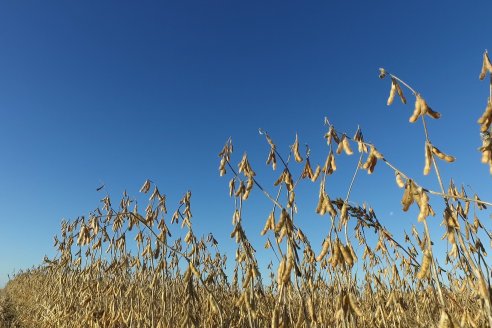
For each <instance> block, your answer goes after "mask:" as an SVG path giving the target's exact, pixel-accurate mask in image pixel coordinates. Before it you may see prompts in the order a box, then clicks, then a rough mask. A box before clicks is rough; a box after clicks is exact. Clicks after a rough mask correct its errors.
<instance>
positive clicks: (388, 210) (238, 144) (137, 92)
mask: <svg viewBox="0 0 492 328" xmlns="http://www.w3.org/2000/svg"><path fill="white" fill-rule="evenodd" d="M491 9H492V3H491V2H489V1H482V2H473V4H471V3H466V2H464V1H461V2H453V1H449V2H445V3H444V2H429V1H412V2H397V1H338V2H330V1H309V2H300V1H299V2H293V1H246V2H238V1H207V2H205V1H175V2H165V1H159V2H158V1H138V2H137V1H131V2H130V1H84V2H74V1H71V2H55V1H53V2H45V1H43V2H41V1H23V2H20V1H3V2H1V3H0V45H1V50H0V150H1V153H2V155H1V160H0V207H1V209H2V211H1V214H0V232H1V233H0V285H1V284H3V283H5V281H6V279H7V274H8V273H11V272H12V271H13V270H14V269H19V268H27V267H29V266H31V265H35V264H38V263H40V262H41V260H42V257H43V256H44V255H45V254H48V255H52V254H53V249H52V238H51V237H52V236H53V235H54V234H56V233H58V231H59V225H60V221H61V219H62V218H67V219H70V218H75V217H77V216H79V215H84V214H87V213H88V211H90V210H92V209H93V208H95V207H97V206H98V202H99V199H101V198H102V197H103V196H104V193H101V192H96V188H97V187H98V186H99V185H100V184H101V183H105V185H106V187H105V189H104V190H103V191H104V192H109V193H110V195H111V196H113V197H114V198H115V199H116V198H117V197H119V196H120V195H121V194H122V193H123V191H124V190H125V189H126V190H128V192H129V193H130V194H131V195H135V196H136V195H137V192H138V189H139V188H140V186H141V184H142V183H143V181H144V180H145V179H146V178H150V179H152V180H153V181H155V182H156V183H157V184H158V186H159V188H160V190H161V191H163V192H164V193H166V195H167V196H168V199H169V203H168V206H169V208H174V207H175V206H176V204H177V203H178V201H179V198H180V197H181V196H182V195H183V194H184V193H185V192H186V190H188V189H191V190H192V192H193V197H192V206H193V209H194V215H195V224H196V229H197V231H198V232H200V233H207V232H209V231H210V232H213V233H214V234H215V235H216V238H217V240H218V241H219V243H220V247H221V249H222V250H223V251H229V252H231V251H233V250H234V248H233V247H234V244H233V241H232V240H230V239H229V237H228V236H229V232H230V230H231V225H230V223H231V220H230V218H231V215H232V211H233V201H232V200H231V199H229V198H228V195H227V182H228V179H227V178H220V177H219V176H218V170H217V168H218V157H217V153H218V151H219V150H220V149H221V147H222V145H223V143H224V142H225V140H226V139H227V138H228V137H229V136H231V137H232V138H233V141H234V144H235V151H236V153H235V160H236V161H239V160H240V157H241V155H242V152H243V151H247V152H248V154H249V157H250V160H251V162H252V165H253V168H255V169H256V170H257V171H258V173H259V174H258V178H259V180H260V181H265V182H264V183H263V184H266V185H268V188H269V190H271V191H273V190H274V189H273V186H272V185H271V182H273V181H274V180H275V179H276V174H277V173H275V174H274V175H272V173H271V172H270V171H269V169H268V168H266V166H265V165H264V161H265V160H266V157H267V153H268V146H267V144H266V142H265V141H264V140H263V139H262V138H261V137H260V136H258V132H257V131H258V128H260V127H261V128H264V129H266V130H267V131H268V132H269V133H270V134H271V136H272V138H273V139H274V140H275V141H276V142H277V144H278V147H279V150H280V151H283V152H284V153H286V152H287V151H288V146H289V145H290V144H292V142H293V141H294V136H295V133H296V132H297V133H298V134H299V137H300V141H301V143H308V144H309V145H310V146H311V148H312V160H313V161H314V162H318V163H321V162H323V161H324V157H325V156H326V152H327V147H326V146H325V144H324V141H323V139H322V137H323V134H324V132H325V127H324V126H323V117H325V116H328V117H329V118H330V120H331V121H332V122H333V123H334V124H335V125H336V127H337V129H339V130H341V131H347V132H348V133H349V134H353V132H354V131H355V129H356V128H357V125H358V124H360V125H361V126H362V129H363V132H364V135H365V137H366V140H369V141H371V142H374V143H375V144H376V145H377V147H378V149H380V151H381V152H383V153H384V154H385V155H386V157H387V158H388V159H389V160H390V161H391V162H392V163H394V164H395V165H396V166H398V167H399V168H401V169H402V170H403V171H404V172H407V173H408V174H409V175H411V176H414V177H415V178H416V179H417V180H418V181H419V182H421V183H423V184H424V185H425V186H428V187H429V188H432V189H435V190H437V189H438V186H437V183H436V179H435V176H429V177H423V176H422V168H423V162H424V159H423V132H422V126H421V125H419V124H414V125H411V124H409V123H408V117H409V116H410V114H411V111H412V109H413V108H412V106H411V105H407V106H403V105H401V104H399V103H398V102H397V101H395V105H394V106H392V107H391V108H387V106H386V98H387V96H388V91H389V86H390V85H389V81H388V80H384V81H380V80H379V79H378V77H377V75H378V68H379V67H385V68H386V69H388V70H389V71H391V72H394V73H395V74H397V75H399V76H400V77H401V78H403V79H405V80H406V81H407V82H409V83H410V84H412V85H413V86H414V87H415V88H416V89H417V90H419V91H420V92H421V93H422V95H423V96H424V98H425V99H426V100H427V101H428V103H429V104H430V105H431V106H432V107H433V108H434V109H435V110H437V111H439V112H441V113H442V119H440V120H438V121H431V122H429V129H430V133H431V139H432V141H433V142H434V143H435V144H436V145H437V146H438V147H439V148H441V149H442V150H444V151H446V152H449V153H451V154H453V155H455V156H456V157H457V162H456V163H454V164H451V165H442V170H443V175H444V179H445V181H449V178H450V177H453V178H454V179H455V181H456V183H458V184H461V183H464V184H470V185H471V186H473V188H474V190H476V191H477V192H479V194H480V195H481V197H482V198H483V199H489V200H490V199H492V193H491V192H490V187H489V186H490V182H491V180H490V179H491V177H490V175H489V173H488V167H487V166H485V165H483V164H481V163H480V154H479V153H478V152H477V150H476V148H477V147H478V146H479V145H480V140H479V135H478V125H477V124H476V120H477V118H478V117H479V116H480V115H481V113H482V111H483V109H484V107H485V103H486V97H487V95H488V86H487V84H486V82H481V81H479V80H478V74H479V71H480V67H481V60H482V53H483V51H484V49H486V48H487V47H489V48H490V47H491V44H490V43H489V42H490V40H489V39H490V32H491V31H492V28H491V26H490V14H489V13H490V12H491ZM407 96H408V98H409V99H411V97H410V94H408V93H407ZM409 102H410V103H412V102H413V101H412V100H410V101H409ZM355 163H356V158H355V157H354V158H350V159H340V170H339V171H340V172H338V173H337V175H336V176H335V177H333V178H331V180H328V190H330V195H332V197H334V196H337V195H338V196H343V195H345V193H346V189H347V186H348V183H349V182H350V178H351V174H352V172H353V170H354V165H355ZM302 188H304V189H303V190H305V193H306V194H305V195H306V196H305V198H304V199H300V200H299V202H300V203H301V204H302V205H303V207H302V208H300V213H301V215H300V216H299V220H301V222H302V223H301V225H302V227H303V228H305V229H306V230H307V232H308V236H309V237H311V241H312V243H313V245H316V247H318V248H319V244H320V243H321V240H322V238H323V237H324V235H325V233H326V232H325V231H326V229H327V228H328V222H327V220H328V219H327V218H326V217H325V218H320V217H317V216H316V215H315V214H314V207H315V206H316V199H313V197H310V196H312V195H316V193H317V187H316V186H313V185H309V184H306V186H305V187H304V186H303V187H302ZM400 197H401V191H400V190H399V189H397V187H396V185H395V184H394V181H393V174H392V172H390V171H389V170H388V169H386V168H384V167H383V166H382V165H378V167H377V169H376V173H375V174H374V175H373V176H370V177H368V176H367V175H366V174H365V173H363V174H362V175H361V176H360V179H358V180H357V182H356V185H355V190H354V192H353V199H352V200H353V201H354V202H358V203H361V202H362V201H364V200H367V201H368V202H369V203H370V204H372V205H373V207H374V208H375V210H376V213H378V214H379V217H380V219H381V221H382V222H383V223H384V224H386V225H387V226H388V227H389V228H390V230H391V231H395V233H396V232H397V231H401V229H402V228H405V229H407V231H409V230H410V228H411V225H412V224H417V223H416V215H414V214H415V213H411V214H405V213H402V211H401V208H400ZM432 200H433V201H434V202H436V203H441V202H440V201H439V200H438V199H432ZM246 206H247V211H246V215H247V216H246V217H245V218H244V219H245V225H246V228H247V229H248V230H247V233H248V234H249V235H250V236H251V239H252V240H253V242H254V243H255V244H256V246H257V248H258V249H261V248H262V245H263V243H264V242H265V240H264V239H263V238H260V237H259V231H260V230H261V228H262V227H263V223H264V220H265V219H266V217H267V214H268V211H269V207H270V205H269V204H268V202H267V201H266V200H265V199H263V198H262V197H261V196H260V195H259V194H258V192H256V194H255V193H254V195H253V196H252V199H251V200H250V201H248V203H247V204H246ZM484 215H485V218H486V219H487V220H488V217H487V214H484ZM440 220H441V218H440V217H436V218H435V219H434V222H432V223H431V226H432V228H434V231H436V233H435V234H436V238H438V237H440V236H441V235H442V231H441V230H439V227H438V223H439V222H440ZM485 222H486V221H485ZM419 228H421V227H419ZM320 231H321V232H320ZM230 254H233V253H232V252H231V253H230ZM267 255H270V254H267ZM230 257H232V255H231V256H230Z"/></svg>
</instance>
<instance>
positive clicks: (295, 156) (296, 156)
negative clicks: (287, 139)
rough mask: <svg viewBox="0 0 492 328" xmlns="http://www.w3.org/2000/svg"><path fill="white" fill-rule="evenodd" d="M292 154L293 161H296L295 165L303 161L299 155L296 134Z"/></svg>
mask: <svg viewBox="0 0 492 328" xmlns="http://www.w3.org/2000/svg"><path fill="white" fill-rule="evenodd" d="M292 152H293V153H294V159H295V160H296V162H297V163H300V162H302V161H303V159H302V157H301V154H300V153H299V138H298V137H297V133H296V140H295V141H294V144H293V145H292Z"/></svg>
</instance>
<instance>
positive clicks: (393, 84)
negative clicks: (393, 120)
mask: <svg viewBox="0 0 492 328" xmlns="http://www.w3.org/2000/svg"><path fill="white" fill-rule="evenodd" d="M395 94H396V81H395V80H394V79H393V78H391V89H390V94H389V97H388V101H387V102H386V105H388V106H390V105H391V104H392V103H393V100H394V99H395Z"/></svg>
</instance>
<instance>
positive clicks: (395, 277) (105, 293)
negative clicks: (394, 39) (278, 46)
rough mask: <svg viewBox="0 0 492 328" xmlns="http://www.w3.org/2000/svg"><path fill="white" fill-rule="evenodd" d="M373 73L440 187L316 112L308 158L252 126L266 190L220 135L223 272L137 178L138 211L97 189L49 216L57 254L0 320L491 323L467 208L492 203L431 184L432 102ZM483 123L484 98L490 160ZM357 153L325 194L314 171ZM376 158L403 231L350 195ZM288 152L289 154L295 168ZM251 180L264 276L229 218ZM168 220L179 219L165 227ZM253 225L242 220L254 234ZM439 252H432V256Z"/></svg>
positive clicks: (22, 280) (442, 159)
mask: <svg viewBox="0 0 492 328" xmlns="http://www.w3.org/2000/svg"><path fill="white" fill-rule="evenodd" d="M490 72H492V65H491V64H490V61H489V59H488V56H487V53H485V54H484V64H483V70H482V73H481V74H480V78H481V79H484V78H485V77H486V76H487V74H489V75H490ZM380 78H382V79H385V78H386V79H388V78H389V80H390V81H391V90H390V96H389V98H388V105H391V104H392V102H393V100H394V98H395V97H396V95H398V97H399V98H400V99H401V101H402V102H403V103H406V102H407V100H406V98H405V96H404V94H403V88H406V89H408V90H410V92H411V93H412V95H413V96H414V97H415V110H414V112H413V114H412V116H411V117H410V122H412V123H414V122H416V121H418V120H420V121H421V123H422V124H423V126H424V131H425V140H426V141H425V144H424V150H425V151H424V154H425V162H424V170H423V173H424V174H425V175H427V174H430V173H431V171H433V174H435V176H436V178H437V180H438V182H439V185H440V190H438V191H434V190H430V189H427V188H425V187H424V186H422V185H420V184H419V183H418V182H417V180H416V179H413V178H411V177H409V176H407V175H406V174H405V173H404V172H402V171H400V170H399V169H398V168H397V167H395V166H394V165H393V164H392V163H391V162H390V161H389V160H388V159H387V158H386V157H385V156H384V155H383V154H382V153H380V152H379V151H378V150H377V149H376V147H375V145H373V144H369V143H366V142H364V138H363V135H362V132H361V130H360V129H358V130H357V132H356V133H355V136H353V137H352V138H350V137H349V136H348V135H346V134H344V133H340V132H338V131H337V130H336V129H335V127H334V126H333V125H332V124H331V123H330V122H329V121H328V120H326V121H325V123H326V125H327V129H328V132H327V133H326V135H325V138H326V141H327V144H328V154H327V156H326V160H325V161H324V164H323V165H322V166H319V165H318V166H317V167H315V168H314V167H312V166H311V159H310V151H309V149H307V150H306V152H305V153H304V152H303V154H301V152H300V149H299V148H300V147H299V139H298V137H297V136H296V138H295V141H294V144H293V145H292V146H291V151H290V153H289V154H288V156H287V157H282V155H281V154H280V153H279V152H278V151H277V147H276V145H275V143H274V141H273V140H272V139H271V137H270V136H269V135H268V134H267V133H266V132H265V131H260V133H261V134H262V135H264V137H265V139H266V141H267V142H268V144H269V146H270V152H269V154H268V157H267V165H271V166H272V168H273V170H274V172H277V171H280V173H278V175H279V177H278V180H277V181H276V182H275V184H274V185H275V187H276V188H277V190H276V192H275V194H271V193H269V192H268V191H267V188H263V187H262V186H261V185H260V183H259V181H257V180H256V178H255V177H256V175H255V172H254V170H253V168H252V167H251V165H250V163H249V161H248V158H247V155H246V154H244V156H243V157H242V159H241V161H240V162H239V164H238V165H237V166H236V165H234V164H233V163H232V153H233V146H232V142H231V141H230V140H228V141H227V143H226V145H225V146H224V148H223V150H222V151H221V152H220V155H219V156H220V168H219V169H220V175H221V176H224V175H230V176H231V179H230V181H229V189H230V196H231V198H232V200H233V201H234V204H235V211H234V213H233V228H232V233H231V237H232V238H234V239H235V241H236V244H237V250H236V253H235V262H234V263H235V266H234V270H233V274H231V275H229V276H228V275H227V274H226V256H225V255H224V254H223V253H220V252H219V250H218V248H217V242H216V240H215V238H214V236H212V235H208V236H204V237H199V236H197V235H195V233H194V231H193V220H192V213H191V193H190V192H187V193H186V194H185V195H184V197H183V198H182V200H181V201H180V204H179V207H178V209H177V210H176V211H175V212H174V214H172V216H170V220H169V219H168V216H167V208H166V197H165V196H164V195H163V194H161V193H160V191H159V190H158V188H157V187H156V186H153V185H152V183H151V182H150V181H146V182H145V184H144V185H143V187H142V189H141V190H140V191H141V192H142V193H145V194H147V195H148V196H149V203H148V205H147V206H146V208H145V209H144V210H143V211H140V210H139V208H138V206H137V203H136V201H134V200H132V199H131V198H130V197H129V196H128V195H126V194H124V195H123V197H122V199H121V200H119V202H118V203H116V204H114V203H113V202H112V200H111V199H110V198H109V197H105V198H104V199H103V200H102V203H101V206H100V207H99V208H97V209H96V210H94V211H93V212H91V213H90V214H89V215H88V217H79V218H77V219H76V220H73V221H71V222H63V223H62V229H61V235H60V236H58V237H55V239H54V245H55V247H56V249H57V256H56V257H55V258H53V259H48V258H45V260H44V263H43V264H42V265H40V266H39V267H37V268H35V269H31V270H27V271H25V272H20V273H19V274H17V275H16V276H15V278H14V279H12V280H11V281H10V282H9V283H8V285H7V287H6V289H5V291H4V292H3V293H2V294H1V297H0V320H1V321H2V322H3V325H4V326H5V327H177V326H180V327H267V326H271V327H440V328H443V327H484V326H491V324H492V309H491V297H490V295H491V291H490V278H489V277H490V268H489V266H488V263H487V254H486V249H485V248H486V245H487V244H488V243H489V242H490V239H491V237H492V235H491V233H490V231H489V230H488V229H487V227H486V225H484V224H483V222H482V221H480V219H479V214H480V211H481V210H483V209H486V207H487V206H490V205H491V204H490V203H487V202H484V201H482V200H480V198H479V197H478V196H477V195H473V196H469V195H467V193H466V190H465V188H463V187H461V188H458V187H456V186H455V185H454V184H453V183H452V182H451V183H450V184H449V186H447V187H445V186H444V184H443V181H442V179H441V175H440V171H439V166H440V165H441V163H446V162H452V161H454V158H453V157H452V156H450V155H447V154H445V153H443V152H442V151H441V150H439V149H438V147H437V146H436V145H434V144H433V143H432V142H431V139H430V137H429V131H428V128H427V121H426V120H427V119H428V118H429V117H430V118H432V119H438V118H439V117H440V114H439V113H438V112H436V111H434V110H432V109H431V107H430V106H429V105H428V104H427V102H426V101H425V100H424V98H423V96H422V95H421V94H419V93H418V92H416V91H415V90H414V89H412V88H411V87H410V86H408V85H407V84H406V83H404V82H403V81H401V80H400V79H399V78H398V77H396V76H394V75H392V74H390V73H388V72H386V71H385V70H384V69H381V70H380ZM491 90H492V79H491ZM491 122H492V100H491V98H489V99H488V102H487V108H486V111H485V113H484V114H483V115H482V117H481V118H480V119H479V124H480V127H481V132H482V140H483V145H482V147H481V148H480V151H481V152H482V153H483V159H482V161H483V162H484V163H488V164H489V165H490V166H491V169H492V156H491V153H492V145H491V139H490V135H489V133H488V131H489V128H490V124H491ZM353 149H354V150H353ZM356 152H357V153H358V154H359V156H358V162H357V164H356V165H355V167H354V169H355V173H354V176H353V179H352V182H351V184H350V185H349V186H348V191H347V194H346V196H345V197H344V198H336V199H335V198H333V199H331V198H330V196H329V195H328V193H327V183H326V182H327V180H328V179H329V177H330V175H332V174H333V173H334V172H335V171H336V169H337V167H336V161H337V158H338V156H345V155H353V154H354V153H356ZM303 157H304V158H303ZM291 159H293V160H291ZM294 162H295V163H294ZM296 163H297V164H296ZM300 163H302V164H300ZM377 163H380V165H379V166H380V167H386V168H389V170H390V171H391V172H393V173H394V174H395V179H396V184H397V187H399V188H401V192H402V194H403V196H402V200H401V204H402V209H403V211H407V210H408V209H409V208H410V207H412V206H414V207H418V213H419V214H418V217H417V218H416V220H415V224H416V225H415V226H413V227H412V228H410V227H408V228H409V229H411V231H412V233H411V234H410V235H406V234H405V237H404V240H402V241H397V240H395V239H394V237H393V235H392V233H391V232H390V231H388V230H387V229H386V228H385V227H384V226H383V225H382V224H381V222H380V221H379V220H378V218H377V216H376V214H375V212H374V211H373V210H372V209H371V208H370V207H368V206H366V205H363V206H357V205H354V204H353V203H352V202H350V201H349V200H350V194H351V190H352V188H353V187H354V181H355V178H356V176H357V175H358V174H361V172H362V171H364V170H365V171H367V173H368V174H371V173H372V172H373V171H374V169H375V167H376V164H377ZM277 164H278V166H279V168H278V170H277ZM296 165H301V166H302V169H301V170H298V171H299V174H297V175H296V174H295V173H294V167H295V166H296ZM236 167H237V169H236ZM300 183H313V184H315V186H316V188H319V199H318V206H317V208H316V209H312V210H313V211H314V210H316V212H317V213H318V214H319V215H321V216H326V217H327V218H329V220H331V228H330V229H329V231H326V236H325V239H324V241H323V243H322V245H312V244H311V243H310V242H309V239H308V236H306V235H305V234H304V233H303V231H302V230H301V229H300V228H299V227H298V226H297V225H296V219H297V216H298V213H297V206H296V187H297V186H298V185H299V184H300ZM397 187H395V189H396V188H397ZM252 190H258V192H261V193H263V194H264V195H265V197H267V198H268V199H269V200H270V201H271V203H272V210H271V212H270V213H269V214H268V213H267V214H266V215H265V217H266V218H267V219H266V222H265V226H264V228H263V230H261V235H262V236H264V237H263V238H264V241H265V247H266V248H269V249H271V255H272V264H271V265H270V266H269V267H268V270H270V271H263V272H264V273H268V274H269V275H270V278H271V279H265V277H262V275H261V273H260V272H261V270H260V268H259V267H258V262H257V258H256V255H255V253H256V252H255V249H254V248H253V245H252V244H251V243H250V241H249V240H248V237H247V232H246V231H245V230H244V229H243V225H242V220H243V206H246V203H247V200H248V197H249V195H250V192H251V191H252ZM431 197H432V198H433V199H434V200H435V201H436V202H443V203H444V205H443V211H442V212H441V213H435V212H434V209H433V207H432V206H431V204H430V198H431ZM430 216H435V217H436V219H439V218H440V217H442V227H443V233H444V236H443V239H445V240H447V243H448V251H447V253H446V254H435V253H434V250H433V242H432V238H431V237H432V236H435V235H439V234H440V233H441V232H438V231H435V232H432V233H431V232H430V231H429V226H428V225H427V219H428V217H430ZM349 222H350V228H349ZM174 224H176V225H180V227H176V228H173V229H171V227H172V225H174ZM260 228H261V227H259V228H258V230H257V231H250V232H248V233H259V232H260ZM349 229H350V233H349ZM419 230H420V231H421V232H419ZM367 233H376V234H377V236H378V237H377V238H376V239H377V240H376V241H375V242H373V243H371V242H370V241H369V240H368V238H366V234H367ZM173 235H175V236H177V237H174V238H173V237H172V236H173ZM350 236H354V237H353V238H350ZM487 239H489V240H488V241H487V242H485V240H487ZM354 245H355V246H354ZM356 250H360V252H359V253H358V252H357V251H356ZM439 261H441V262H445V263H444V264H443V265H444V266H441V265H440V264H439ZM355 268H357V270H358V272H359V274H358V276H356V275H355V273H354V272H355ZM361 273H362V274H361Z"/></svg>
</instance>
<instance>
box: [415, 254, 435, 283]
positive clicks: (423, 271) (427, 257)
mask: <svg viewBox="0 0 492 328" xmlns="http://www.w3.org/2000/svg"><path fill="white" fill-rule="evenodd" d="M431 262H432V257H431V253H430V251H429V250H428V249H426V250H425V251H424V257H423V259H422V265H421V266H420V270H419V272H418V273H417V278H418V279H424V278H426V277H428V276H429V274H430V266H431Z"/></svg>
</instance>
